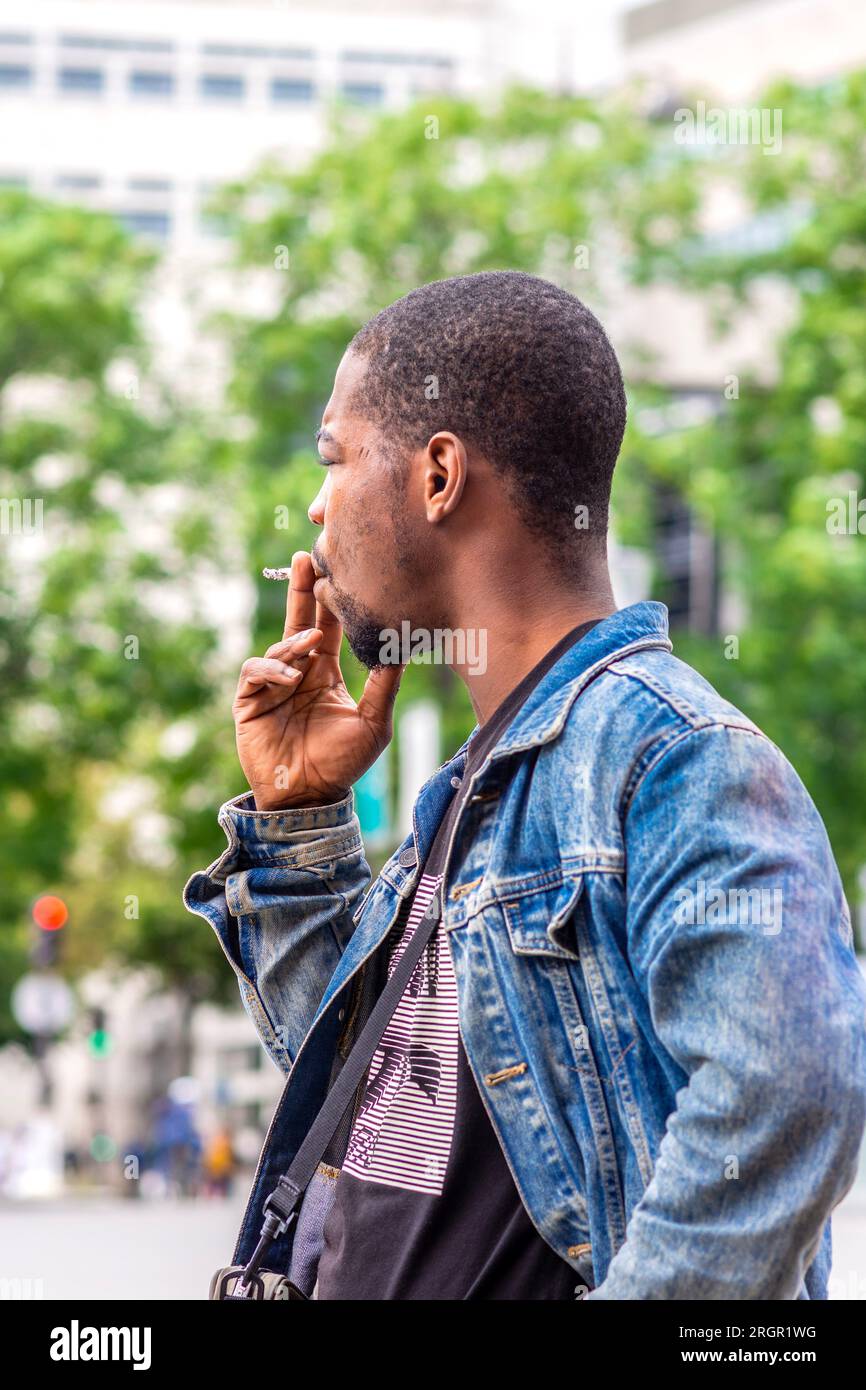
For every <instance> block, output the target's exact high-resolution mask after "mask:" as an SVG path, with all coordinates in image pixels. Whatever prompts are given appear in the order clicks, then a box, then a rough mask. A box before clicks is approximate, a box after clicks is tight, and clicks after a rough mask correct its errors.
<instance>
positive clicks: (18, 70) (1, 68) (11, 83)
mask: <svg viewBox="0 0 866 1390" xmlns="http://www.w3.org/2000/svg"><path fill="white" fill-rule="evenodd" d="M32 81H33V69H32V68H25V67H23V66H22V65H21V64H20V63H0V87H7V88H8V87H29V86H30V83H31V82H32Z"/></svg>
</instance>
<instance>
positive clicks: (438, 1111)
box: [317, 618, 601, 1300]
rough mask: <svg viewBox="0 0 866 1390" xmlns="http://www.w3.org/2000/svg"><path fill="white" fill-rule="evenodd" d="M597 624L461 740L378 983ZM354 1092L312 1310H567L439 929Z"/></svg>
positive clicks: (560, 648)
mask: <svg viewBox="0 0 866 1390" xmlns="http://www.w3.org/2000/svg"><path fill="white" fill-rule="evenodd" d="M600 621H601V619H598V618H597V619H594V620H593V621H591V622H588V623H582V624H581V625H580V626H579V627H577V628H574V629H572V631H571V632H569V633H567V634H566V635H565V636H564V637H563V638H562V639H561V640H560V641H559V642H558V643H557V644H556V646H555V647H553V648H552V649H551V651H549V652H548V653H547V655H546V656H545V657H544V658H543V659H542V660H541V661H540V662H539V663H538V664H537V665H536V666H534V667H533V669H532V670H531V671H530V672H529V674H528V675H527V676H525V677H524V679H523V680H522V681H521V682H520V684H519V685H518V686H516V688H515V689H514V690H513V691H512V692H511V694H510V695H509V696H508V697H507V698H506V699H505V700H504V701H503V702H502V704H501V705H499V706H498V707H497V709H496V710H495V712H494V713H493V714H492V715H491V717H490V719H489V720H488V721H487V723H486V724H484V725H482V727H481V728H479V730H478V731H477V733H476V734H474V735H473V737H472V739H471V740H470V743H469V747H468V749H467V760H466V767H465V769H464V774H463V778H462V779H461V780H460V781H459V782H458V779H456V778H455V779H454V781H455V783H456V784H457V785H456V788H455V790H456V795H455V796H454V797H453V798H452V800H451V802H450V803H449V805H448V808H447V810H446V812H445V815H444V816H443V818H442V821H441V823H440V825H439V828H438V830H437V833H436V838H435V840H434V842H433V844H432V846H431V848H430V853H429V855H428V857H427V860H426V862H425V864H424V865H423V866H422V871H421V874H420V876H419V880H418V884H417V886H416V889H415V894H414V897H413V901H412V906H411V911H410V913H409V916H408V919H407V920H406V922H405V923H404V924H403V925H399V924H398V925H397V926H395V928H394V929H392V931H391V932H390V933H389V934H388V937H387V938H386V941H385V942H383V946H385V947H386V948H387V950H388V955H389V960H388V973H389V975H390V973H391V971H392V970H393V968H394V965H395V964H396V961H397V959H398V958H399V955H400V953H401V951H402V949H404V948H405V946H406V944H407V943H408V941H409V939H410V938H411V935H412V932H413V931H414V929H415V927H416V926H417V924H418V922H419V921H420V920H421V917H422V916H423V914H424V912H425V910H426V908H427V904H428V903H429V901H430V898H431V897H432V895H433V893H434V892H435V891H437V890H438V887H439V884H440V881H441V874H442V869H443V867H444V861H445V855H446V852H447V849H448V843H449V840H450V837H451V831H452V828H453V825H454V821H455V819H456V817H457V815H458V814H459V811H460V807H461V805H462V802H463V800H464V799H465V796H466V794H467V791H468V786H469V782H470V780H471V778H472V774H473V773H474V772H475V770H476V769H477V768H478V767H479V766H480V765H481V763H482V762H483V761H484V759H485V758H486V756H487V754H488V753H489V752H490V750H491V748H492V747H493V746H494V744H496V743H497V742H498V741H499V739H500V737H501V736H502V734H503V733H504V732H505V730H506V729H507V727H508V726H509V724H510V723H511V722H512V720H513V719H514V717H515V715H516V714H517V712H518V710H519V709H520V707H521V705H522V704H523V702H524V701H525V700H526V698H527V696H528V695H529V694H530V692H531V691H532V690H533V689H534V687H535V686H536V685H537V684H538V682H539V681H540V680H541V678H542V676H544V674H545V673H546V672H547V671H548V670H550V668H551V667H552V666H553V665H554V664H555V663H556V662H557V661H558V660H559V658H560V657H561V656H563V655H564V653H565V652H566V651H567V650H568V649H569V648H570V647H571V646H573V645H574V643H575V642H578V641H579V640H580V639H581V637H583V636H584V635H585V634H586V633H587V632H588V631H589V630H590V628H592V627H594V626H595V624H596V622H600ZM362 1086H363V1098H362V1101H361V1105H360V1108H359V1110H358V1112H357V1114H356V1116H355V1119H354V1123H353V1126H352V1131H351V1135H350V1138H349V1144H348V1148H347V1150H346V1155H345V1158H344V1160H343V1166H342V1171H341V1173H340V1177H339V1179H338V1180H337V1189H336V1193H335V1197H334V1204H333V1206H332V1208H331V1211H330V1212H329V1214H328V1217H327V1220H326V1222H325V1227H324V1248H323V1251H322V1256H321V1259H320V1261H319V1268H318V1294H317V1296H318V1298H319V1299H358V1300H391V1299H460V1300H462V1299H521V1300H522V1299H573V1298H574V1297H575V1289H576V1287H577V1285H578V1284H579V1283H580V1280H579V1277H578V1276H577V1274H576V1273H575V1271H574V1270H573V1269H572V1268H571V1266H570V1265H569V1264H568V1263H567V1262H566V1261H565V1260H563V1259H561V1258H560V1257H559V1256H558V1255H557V1254H556V1252H555V1251H554V1250H553V1249H552V1248H551V1246H549V1245H548V1244H547V1242H546V1241H545V1240H544V1239H543V1238H542V1237H541V1236H540V1235H539V1233H538V1231H537V1230H536V1228H535V1226H534V1225H533V1224H532V1222H531V1220H530V1218H529V1216H528V1214H527V1212H526V1209H525V1207H524V1205H523V1203H522V1201H521V1199H520V1195H519V1193H518V1191H517V1188H516V1186H515V1183H514V1179H513V1177H512V1174H511V1170H510V1168H509V1166H508V1162H507V1160H506V1158H505V1155H504V1154H503V1152H502V1149H501V1147H500V1144H499V1141H498V1139H497V1137H496V1134H495V1132H494V1130H493V1127H492V1125H491V1122H490V1120H489V1118H488V1115H487V1111H486V1109H485V1107H484V1103H483V1101H482V1099H481V1097H480V1095H479V1092H478V1087H477V1084H476V1082H475V1078H474V1076H473V1074H472V1071H471V1069H470V1067H469V1063H468V1061H467V1059H466V1055H465V1053H464V1050H463V1045H462V1042H461V1039H460V1034H459V1019H458V1010H457V989H456V980H455V978H454V971H453V966H452V962H451V953H450V943H449V940H448V934H447V933H446V932H443V931H442V929H441V925H440V926H439V927H438V928H437V930H436V932H434V934H433V936H432V937H431V940H430V941H429V942H428V944H427V947H426V948H425V951H424V955H423V956H422V958H421V960H420V961H419V962H418V965H417V966H416V969H415V972H414V973H413V976H412V979H411V981H410V983H409V986H408V987H407V989H406V991H405V993H404V995H403V998H402V999H401V1001H400V1004H399V1005H398V1007H397V1009H396V1010H395V1013H394V1015H393V1017H392V1019H391V1021H390V1023H389V1024H388V1028H387V1029H386V1030H385V1033H384V1035H383V1037H382V1040H381V1042H380V1044H379V1048H378V1049H377V1052H376V1055H375V1056H374V1058H373V1061H372V1062H371V1064H370V1067H369V1069H368V1073H367V1076H366V1078H365V1081H364V1083H362Z"/></svg>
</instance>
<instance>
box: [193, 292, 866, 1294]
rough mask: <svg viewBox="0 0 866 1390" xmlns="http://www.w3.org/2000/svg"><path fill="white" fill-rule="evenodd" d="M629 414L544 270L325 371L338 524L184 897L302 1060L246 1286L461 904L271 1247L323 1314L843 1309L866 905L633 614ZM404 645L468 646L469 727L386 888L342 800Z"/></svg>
mask: <svg viewBox="0 0 866 1390" xmlns="http://www.w3.org/2000/svg"><path fill="white" fill-rule="evenodd" d="M624 426H625V395H624V391H623V384H622V378H621V374H620V370H619V366H618V363H617V360H616V356H615V354H614V352H613V349H612V347H611V345H610V343H609V342H608V340H607V338H606V336H605V334H604V331H603V330H602V328H601V325H600V324H599V323H598V321H597V320H596V319H595V317H594V316H593V315H592V314H591V313H590V312H589V310H588V309H587V308H586V307H585V306H584V305H583V304H581V303H580V301H579V300H577V299H575V298H574V297H573V296H572V295H570V294H567V293H566V292H565V291H563V290H561V289H558V288H556V287H555V286H554V285H552V284H549V283H547V282H546V281H544V280H541V279H538V278H536V277H533V276H529V275H524V274H518V273H512V272H492V273H486V274H481V275H471V276H466V277H460V278H456V279H450V280H443V281H438V282H436V283H434V284H430V285H425V286H422V287H421V288H420V289H418V290H415V291H413V292H412V293H411V294H409V295H407V296H406V297H405V298H403V299H400V300H398V301H397V302H396V303H395V304H392V305H391V306H390V307H389V308H387V309H385V310H383V311H382V312H381V313H380V314H377V315H376V316H375V317H374V318H373V319H372V320H371V321H370V322H369V323H368V324H367V325H366V326H365V327H364V328H362V329H361V330H360V332H359V333H358V334H357V335H356V336H355V338H354V339H353V340H352V342H351V343H350V345H349V348H348V350H347V352H346V354H345V356H344V358H343V360H342V362H341V363H340V366H339V370H338V372H337V375H336V379H335V382H334V389H333V394H332V395H331V398H330V400H329V402H328V405H327V407H326V409H325V413H324V416H323V420H322V428H321V429H320V430H319V431H318V436H317V437H318V441H319V447H320V451H321V461H322V464H323V466H324V468H325V470H326V471H325V476H324V480H323V483H322V488H321V491H320V492H319V494H318V496H317V497H316V499H315V500H314V502H313V503H312V505H311V507H310V511H309V515H310V519H311V520H312V521H313V522H314V523H315V524H316V525H317V526H319V527H321V528H322V530H321V534H320V536H319V538H318V539H317V541H316V544H315V546H314V548H313V551H312V555H308V554H307V553H305V552H299V553H298V554H296V555H295V556H294V558H293V562H292V570H291V584H290V590H289V595H288V611H287V620H286V626H285V631H284V634H283V639H282V641H280V642H277V643H276V644H275V645H274V646H272V647H270V648H269V649H268V651H267V652H266V654H265V655H264V656H263V657H254V658H251V659H250V660H249V661H247V662H246V663H245V664H244V667H243V669H242V672H241V677H240V681H239V684H238V689H237V695H236V698H235V702H234V718H235V723H236V736H237V747H238V753H239V756H240V761H241V765H242V767H243V770H244V773H245V775H246V778H247V781H248V783H249V787H250V791H249V792H248V793H244V794H242V795H240V796H238V797H236V798H234V799H233V800H232V801H229V802H227V803H226V804H225V805H224V806H223V807H222V808H221V811H220V821H221V824H222V825H223V827H224V829H225V831H226V834H227V837H228V840H229V845H228V848H227V849H226V850H225V852H224V853H223V854H222V856H221V857H220V858H219V859H218V860H216V861H215V863H214V864H212V865H211V866H210V867H209V868H208V869H207V870H206V871H204V872H202V873H198V874H194V875H193V876H192V878H191V879H190V880H189V882H188V884H187V886H186V889H185V892H184V901H185V903H186V905H187V906H188V907H189V908H190V910H192V911H194V912H198V913H200V914H202V915H203V916H205V917H206V918H208V920H209V921H210V922H211V924H212V925H213V927H214V928H215V930H216V932H217V935H218V937H219V940H220V942H221V944H222V946H223V949H224V951H225V952H226V955H227V956H228V959H229V961H230V963H231V965H232V967H233V969H234V970H235V972H236V974H237V976H238V979H239V983H240V988H241V994H242V998H243V1000H244V1003H245V1005H246V1007H247V1009H248V1011H249V1014H250V1016H251V1018H252V1020H253V1022H254V1023H255V1025H256V1028H257V1029H258V1032H259V1034H260V1036H261V1039H262V1041H263V1043H264V1045H265V1047H266V1048H267V1050H268V1052H269V1053H270V1055H271V1057H272V1058H273V1059H274V1061H275V1062H276V1063H277V1065H279V1066H280V1067H282V1068H283V1069H284V1070H285V1071H286V1072H288V1073H289V1075H288V1079H287V1082H286V1086H285V1090H284V1093H283V1097H282V1099H281V1101H280V1104H279V1106H278V1108H277V1111H276V1114H275V1116H274V1119H273V1121H272V1124H271V1128H270V1131H269V1134H268V1137H267V1139H266V1141H265V1145H264V1148H263V1151H262V1156H261V1159H260V1162H259V1169H258V1172H257V1174H256V1179H255V1182H254V1185H253V1191H252V1194H251V1197H250V1202H249V1205H248V1208H247V1212H246V1216H245V1218H244V1223H243V1228H242V1231H241V1235H240V1238H239V1241H238V1245H237V1248H236V1250H235V1254H234V1260H235V1262H236V1263H237V1262H246V1261H247V1260H248V1259H249V1257H250V1255H251V1252H252V1249H253V1248H254V1246H255V1243H256V1238H257V1235H258V1231H259V1228H260V1226H261V1222H262V1203H263V1201H264V1200H265V1198H266V1197H267V1196H268V1195H269V1193H270V1191H271V1190H272V1189H273V1187H274V1186H275V1184H276V1182H277V1179H278V1178H279V1176H280V1173H281V1172H282V1171H283V1170H284V1169H285V1168H286V1167H287V1166H288V1164H289V1162H290V1160H291V1158H292V1157H293V1155H294V1153H295V1152H296V1150H297V1148H298V1145H299V1144H300V1142H301V1140H302V1139H303V1137H304V1134H305V1132H306V1130H307V1128H308V1127H309V1125H310V1123H311V1121H312V1119H313V1117H314V1116H315V1114H316V1112H317V1110H318V1108H319V1106H320V1105H321V1103H322V1100H323V1098H324V1095H325V1094H326V1091H327V1089H328V1086H329V1085H330V1084H331V1083H332V1082H333V1079H334V1077H335V1076H336V1074H337V1073H338V1071H339V1069H340V1067H341V1066H342V1064H343V1062H344V1060H345V1057H346V1055H347V1054H348V1051H349V1049H350V1047H351V1044H352V1041H353V1039H354V1038H355V1037H356V1036H357V1033H358V1030H359V1027H360V1025H361V1024H362V1023H363V1021H364V1019H365V1018H366V1016H367V1014H368V1013H369V1010H370V1007H371V1006H372V1003H373V1002H374V1001H375V998H376V997H377V995H378V993H379V992H380V991H381V988H382V986H383V983H384V981H385V980H386V979H387V975H388V973H390V971H391V970H392V969H393V967H394V965H395V963H396V960H397V959H398V958H399V954H400V953H401V951H402V950H403V949H404V948H405V946H406V944H407V942H408V941H409V939H410V937H411V934H412V932H413V931H414V929H415V927H416V925H417V923H418V922H419V921H420V919H421V917H422V915H423V913H424V910H425V908H426V906H427V904H428V903H429V901H430V900H431V898H432V897H433V896H434V895H438V897H439V900H440V902H441V911H442V916H441V920H440V922H439V924H438V928H437V930H436V932H435V933H434V935H433V936H432V937H431V940H430V942H429V943H428V945H427V947H426V950H425V955H424V956H423V957H422V958H421V960H420V961H419V965H418V967H416V970H415V973H414V975H413V976H412V980H411V982H410V985H409V987H408V988H407V990H406V991H405V993H404V995H403V998H402V999H401V1002H400V1005H399V1006H398V1009H397V1011H396V1013H395V1015H394V1017H393V1019H392V1021H391V1023H390V1024H389V1028H388V1030H387V1031H386V1033H385V1036H384V1037H383V1039H382V1042H381V1044H380V1047H379V1049H378V1051H377V1054H376V1056H375V1058H374V1060H373V1062H372V1064H371V1066H370V1068H369V1070H368V1074H367V1077H366V1079H365V1084H364V1085H363V1086H362V1087H361V1088H360V1089H359V1091H358V1093H357V1096H356V1102H355V1104H354V1106H352V1107H350V1108H349V1110H348V1111H347V1113H346V1117H345V1123H344V1125H343V1127H342V1131H341V1132H340V1134H339V1135H338V1137H337V1139H336V1140H335V1141H334V1144H333V1146H332V1149H331V1151H330V1152H329V1153H328V1154H327V1155H326V1161H324V1162H323V1163H321V1164H320V1165H319V1171H318V1172H317V1174H316V1177H315V1178H314V1180H313V1182H312V1183H311V1185H310V1187H309V1188H308V1190H307V1193H306V1196H305V1200H304V1205H303V1208H302V1210H301V1214H300V1218H299V1220H298V1222H297V1225H296V1226H294V1227H291V1228H290V1229H289V1231H288V1232H287V1233H286V1234H285V1235H283V1236H281V1237H280V1240H279V1241H278V1242H277V1243H276V1245H275V1246H274V1247H273V1250H272V1252H271V1255H270V1256H269V1259H268V1262H267V1263H268V1267H270V1268H274V1269H280V1270H283V1271H285V1272H287V1273H289V1274H290V1277H291V1278H292V1279H293V1281H294V1282H295V1283H296V1284H298V1286H299V1287H300V1288H301V1289H303V1291H304V1292H306V1293H307V1294H308V1295H309V1294H310V1293H314V1296H318V1297H319V1298H326V1299H337V1298H357V1299H420V1298H436V1299H517V1298H535V1299H550V1298H552V1299H564V1298H574V1297H583V1296H586V1297H587V1299H588V1300H592V1299H599V1298H609V1299H726V1300H727V1299H740V1300H746V1299H778V1298H781V1299H797V1298H826V1297H827V1279H828V1273H829V1268H830V1254H831V1248H830V1241H831V1235H830V1213H831V1211H832V1208H833V1207H834V1206H835V1205H836V1204H837V1203H838V1202H839V1201H840V1200H841V1198H842V1197H843V1196H844V1195H845V1193H846V1192H847V1190H848V1188H849V1187H850V1185H851V1183H852V1181H853V1179H854V1175H855V1168H856V1162H857V1155H858V1149H859V1145H860V1141H861V1137H862V1134H863V1129H864V1124H866V1028H864V1004H866V989H864V982H863V979H862V977H861V974H860V971H859V968H858V965H857V961H856V958H855V955H854V952H853V946H852V932H851V924H850V917H849V913H848V908H847V905H846V902H845V897H844V894H843V891H842V885H841V882H840V879H839V874H838V871H837V869H836V866H835V863H834V860H833V856H832V852H831V849H830V845H829V843H828V841H827V836H826V833H825V830H824V827H823V824H822V822H821V819H820V817H819V815H818V813H817V811H816V809H815V806H814V805H813V803H812V801H811V799H810V798H809V796H808V794H807V792H806V790H805V788H804V787H803V784H802V783H801V781H800V779H799V778H798V776H797V774H796V773H795V771H794V770H793V768H792V767H791V765H790V764H789V763H788V762H787V761H786V759H785V758H784V757H783V755H782V754H781V752H780V751H779V750H778V748H776V747H775V745H774V744H772V743H771V742H770V741H769V740H768V739H767V738H766V737H765V736H764V735H763V734H762V733H761V731H760V730H759V729H757V728H756V726H755V725H754V724H753V723H752V722H751V721H750V720H749V719H748V718H746V716H745V715H743V714H741V713H740V711H739V710H737V709H735V708H734V707H733V706H732V705H730V704H729V703H727V702H726V701H725V700H723V699H722V698H721V697H720V696H719V695H718V694H717V693H716V691H714V690H713V689H712V687H711V686H710V685H709V684H708V683H707V682H706V681H705V680H704V679H703V678H702V677H701V676H699V675H698V674H697V672H695V671H694V670H692V669H691V668H690V667H689V666H687V665H685V664H684V663H683V662H681V661H679V660H678V659H677V658H676V657H674V656H673V655H672V648H671V642H670V640H669V638H668V635H667V612H666V609H665V608H664V607H663V605H661V604H658V603H652V602H646V603H638V604H634V605H632V606H630V607H627V608H624V609H622V610H619V611H618V610H617V607H616V603H615V600H614V597H613V593H612V589H611V584H610V578H609V575H608V570H607V559H606V532H607V513H608V499H609V493H610V483H611V475H612V472H613V468H614V464H615V462H616V458H617V454H618V451H619V447H620V443H621V440H622V435H623V430H624ZM407 621H408V623H409V625H410V628H411V631H412V633H413V634H415V635H417V634H419V633H420V634H422V636H423V635H428V636H429V635H430V634H433V633H434V632H435V631H436V630H437V629H438V630H440V632H441V633H444V634H447V635H448V638H449V640H450V641H451V643H452V651H451V661H450V664H451V665H452V667H453V669H454V670H455V671H456V672H457V674H458V675H459V676H460V677H461V679H463V680H464V682H465V684H466V686H467V689H468V691H469V695H470V698H471V700H472V705H473V708H474V710H475V713H476V716H477V721H478V727H477V728H476V729H475V730H474V731H473V734H472V735H471V736H470V738H469V739H468V740H467V742H466V743H465V744H464V745H463V747H462V748H461V749H459V750H458V752H457V753H455V754H454V756H453V757H452V758H451V759H450V761H449V762H447V763H446V764H445V766H444V767H442V768H441V769H440V770H439V771H438V772H437V773H436V774H434V776H433V777H432V778H431V779H430V780H429V781H428V782H427V783H426V784H425V786H424V787H422V789H421V791H420V792H419V794H418V798H417V801H416V804H415V809H414V817H413V819H414V825H413V833H412V835H411V836H409V837H407V839H406V841H405V842H404V843H403V844H402V845H401V846H400V847H399V849H398V850H397V851H396V852H395V854H394V855H393V856H392V858H391V859H390V860H389V861H388V863H387V864H386V865H385V866H384V868H383V869H382V871H381V873H380V874H379V876H378V878H377V879H376V881H375V883H373V885H372V887H370V888H369V890H368V891H367V894H366V897H363V893H364V890H365V889H366V888H367V887H368V884H369V882H370V870H369V868H368V866H367V863H366V861H365V859H364V854H363V847H362V844H361V839H360V835H359V830H358V822H357V819H356V817H355V815H354V812H353V800H352V786H353V784H354V783H355V781H356V780H357V778H358V777H359V776H360V775H361V773H363V772H364V771H365V769H366V768H368V767H369V766H370V765H371V764H372V763H373V761H374V760H375V759H376V757H377V756H378V755H379V753H381V751H382V749H383V748H384V747H385V745H386V743H387V742H388V740H389V739H390V737H391V731H392V707H393V703H394V698H395V695H396V692H397V687H398V684H399V681H400V675H401V670H402V668H401V666H400V665H399V664H397V663H398V661H399V660H400V659H403V660H405V655H406V654H405V650H403V649H401V651H400V655H399V656H397V657H396V658H395V655H394V651H395V647H394V642H393V634H394V633H395V632H396V633H400V632H401V631H402V630H403V629H402V627H401V625H402V624H403V623H404V622H407ZM343 629H345V633H346V637H347V640H348V642H349V645H350V647H351V648H352V650H353V651H354V652H355V653H356V655H357V656H358V657H359V658H360V660H361V661H362V662H363V663H364V664H365V665H366V666H367V667H368V668H370V675H369V678H368V680H367V683H366V687H365V689H364V692H363V695H362V697H361V699H360V701H359V702H358V704H357V705H356V704H355V702H354V701H353V700H352V699H351V697H350V696H349V694H348V692H347V690H346V687H345V685H344V684H343V681H342V677H341V675H340V668H339V651H340V642H341V636H342V630H343ZM482 637H483V638H484V640H481V638H482ZM470 638H472V639H473V640H472V641H470ZM485 642H486V646H485ZM470 648H471V654H470ZM386 652H387V654H386ZM481 652H483V653H484V659H483V660H481V659H478V657H479V653H481ZM314 1286H315V1292H314ZM588 1290H589V1292H588V1293H587V1291H588Z"/></svg>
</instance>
